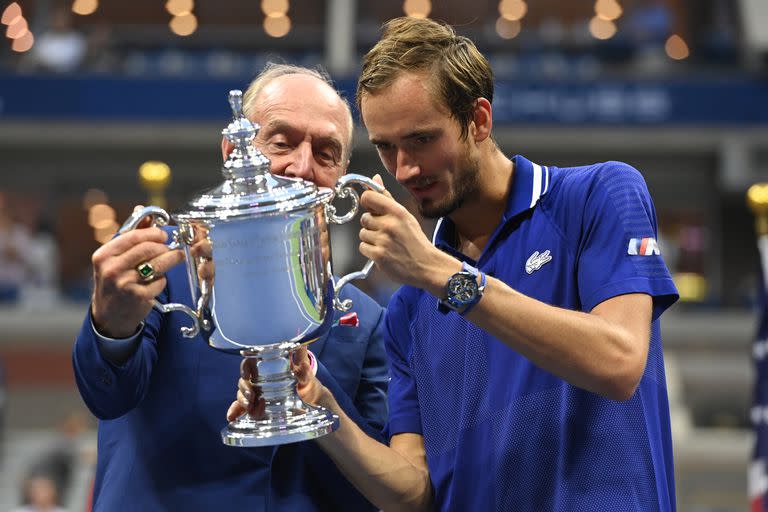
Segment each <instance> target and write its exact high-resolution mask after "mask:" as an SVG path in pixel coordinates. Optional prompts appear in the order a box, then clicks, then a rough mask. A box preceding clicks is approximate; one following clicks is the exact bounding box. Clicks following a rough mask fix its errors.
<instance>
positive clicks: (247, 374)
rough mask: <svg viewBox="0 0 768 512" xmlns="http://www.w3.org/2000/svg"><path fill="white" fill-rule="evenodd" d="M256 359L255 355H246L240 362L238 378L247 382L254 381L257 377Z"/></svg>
mask: <svg viewBox="0 0 768 512" xmlns="http://www.w3.org/2000/svg"><path fill="white" fill-rule="evenodd" d="M257 365H258V361H257V360H256V358H255V357H246V358H244V359H243V361H242V362H241V363H240V378H241V379H244V380H247V381H249V382H256V379H257V378H258V377H259V369H258V366H257Z"/></svg>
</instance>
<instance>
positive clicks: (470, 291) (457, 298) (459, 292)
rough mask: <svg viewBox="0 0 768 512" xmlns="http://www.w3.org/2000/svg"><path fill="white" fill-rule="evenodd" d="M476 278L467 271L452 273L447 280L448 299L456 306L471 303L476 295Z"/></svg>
mask: <svg viewBox="0 0 768 512" xmlns="http://www.w3.org/2000/svg"><path fill="white" fill-rule="evenodd" d="M477 288H478V286H477V278H476V277H475V276H473V275H472V274H470V273H469V272H462V273H459V274H454V275H453V276H452V277H451V279H450V280H449V281H448V286H447V290H446V291H447V292H448V293H447V295H448V300H449V301H450V302H452V303H453V304H454V305H456V306H463V305H466V304H469V303H471V302H472V301H473V300H475V298H476V297H477Z"/></svg>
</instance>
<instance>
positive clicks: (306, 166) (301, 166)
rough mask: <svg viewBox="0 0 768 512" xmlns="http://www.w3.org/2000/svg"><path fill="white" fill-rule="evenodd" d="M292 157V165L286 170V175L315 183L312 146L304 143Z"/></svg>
mask: <svg viewBox="0 0 768 512" xmlns="http://www.w3.org/2000/svg"><path fill="white" fill-rule="evenodd" d="M292 156H293V159H292V161H291V163H290V164H288V167H286V168H285V175H286V176H291V177H294V178H302V179H305V180H309V181H313V178H314V174H315V173H314V162H315V160H314V158H313V157H312V145H311V144H310V143H309V142H302V143H301V144H299V145H298V146H297V147H296V149H295V150H294V151H293V155H292Z"/></svg>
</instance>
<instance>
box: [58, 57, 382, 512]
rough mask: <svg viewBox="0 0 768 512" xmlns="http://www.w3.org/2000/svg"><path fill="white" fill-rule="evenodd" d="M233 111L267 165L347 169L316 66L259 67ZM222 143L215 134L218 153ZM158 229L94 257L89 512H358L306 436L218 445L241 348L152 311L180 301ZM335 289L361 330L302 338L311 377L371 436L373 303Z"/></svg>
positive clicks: (342, 132) (80, 371)
mask: <svg viewBox="0 0 768 512" xmlns="http://www.w3.org/2000/svg"><path fill="white" fill-rule="evenodd" d="M244 110H245V114H246V115H247V116H248V117H249V118H250V119H251V120H253V121H254V122H256V123H258V124H259V125H261V127H262V128H261V130H260V131H259V133H258V136H257V139H256V140H255V144H256V145H257V147H258V148H259V149H261V151H262V152H264V154H265V155H267V156H268V157H269V158H270V160H271V162H272V172H273V173H275V174H281V175H285V176H294V177H301V178H304V179H306V180H309V181H312V182H314V183H315V184H317V185H318V186H325V187H329V186H332V185H333V184H334V183H335V182H336V180H337V179H338V177H339V176H340V175H341V174H342V173H344V172H345V170H346V168H347V165H348V162H349V153H350V144H351V136H352V117H351V114H350V110H349V106H348V104H347V103H346V102H345V101H344V100H343V99H342V98H341V97H340V96H339V95H338V93H337V92H336V91H335V90H334V88H333V87H332V85H331V83H330V81H329V80H328V78H327V77H326V76H325V75H324V74H322V73H320V72H317V71H315V70H309V69H306V68H300V67H295V66H288V65H270V66H268V67H267V68H266V69H265V70H264V71H263V72H262V73H261V74H260V75H259V76H258V77H257V78H256V79H255V80H254V81H253V83H252V84H251V86H250V87H249V89H248V90H247V91H246V94H245V96H244ZM231 149H232V148H231V147H229V146H228V144H227V143H226V142H223V143H222V151H223V153H224V156H226V155H227V153H228V152H229V151H231ZM166 238H167V233H166V232H165V231H163V230H161V229H159V228H142V229H136V230H134V231H130V232H128V233H125V234H123V235H121V236H118V237H117V238H115V239H113V240H112V241H110V242H108V243H107V244H105V245H103V246H102V247H100V248H99V249H98V250H97V251H96V252H95V253H94V255H93V267H94V292H93V299H92V303H91V308H90V312H89V314H88V315H87V317H86V319H85V323H84V324H83V327H82V330H81V332H80V334H79V336H78V338H77V341H76V343H75V346H74V353H73V362H74V368H75V375H76V379H77V385H78V387H79V389H80V392H81V394H82V397H83V399H84V401H85V403H86V404H87V405H88V407H89V408H90V409H91V411H92V412H93V414H94V415H96V416H97V417H98V418H99V420H100V421H99V433H98V440H99V446H98V463H97V468H96V483H95V489H94V500H93V504H94V510H96V511H102V510H103V511H115V510H142V511H167V510H186V511H194V510H199V511H210V510H216V509H220V508H221V507H225V508H226V509H227V510H258V511H262V510H264V511H267V510H274V511H281V510H285V511H293V510H367V509H369V508H370V507H371V506H370V504H369V503H368V502H367V501H365V500H364V498H362V497H361V496H360V495H359V494H358V493H357V492H356V491H355V490H354V488H353V487H351V486H350V485H349V484H348V483H347V482H346V480H345V479H344V478H343V477H342V476H341V475H340V474H339V472H338V470H337V469H336V468H335V466H334V465H333V463H332V462H331V461H330V460H328V459H327V457H326V456H325V455H324V454H323V453H322V452H321V451H320V450H319V448H318V447H317V446H316V445H315V444H314V443H297V444H291V445H284V446H280V447H274V448H272V447H269V448H232V447H227V446H224V445H223V444H222V443H221V440H220V436H219V431H220V429H221V427H222V426H223V421H224V418H223V411H224V410H225V408H226V406H227V404H228V403H229V402H230V397H231V389H232V387H233V386H234V383H235V379H236V378H237V376H238V375H239V364H240V358H239V357H234V356H231V355H227V354H224V353H220V352H218V351H215V350H212V349H211V348H209V347H208V346H207V345H206V344H205V343H204V342H202V341H201V340H197V341H196V342H189V341H186V340H183V339H182V338H181V335H180V334H179V328H180V327H181V325H182V324H183V323H184V321H185V319H184V318H182V317H177V316H176V315H170V316H165V315H161V314H159V313H157V312H156V311H154V310H152V309H151V299H153V298H155V297H158V299H159V300H161V301H162V302H185V303H189V302H190V300H191V299H190V298H189V291H188V289H187V286H188V285H187V282H186V273H185V270H184V269H183V268H182V267H183V266H181V265H178V263H180V262H181V261H182V259H183V255H182V253H181V252H180V251H171V250H169V249H168V248H167V246H166V245H165V243H166ZM145 261H151V263H152V266H153V268H154V269H155V272H156V274H158V275H160V276H164V277H161V278H159V279H156V280H154V281H152V282H149V283H147V282H145V281H143V280H142V279H141V278H140V276H139V275H138V273H137V270H136V267H137V265H139V264H140V263H141V262H145ZM345 290H348V292H345V293H346V294H347V295H348V297H349V298H352V299H353V301H354V304H355V311H356V312H357V314H358V317H359V326H357V327H353V326H348V325H338V326H336V327H334V328H332V329H331V332H330V334H329V335H327V336H326V337H323V338H322V339H320V340H318V341H316V342H315V343H314V344H313V345H312V350H313V351H314V353H315V355H316V356H317V360H318V362H319V364H318V369H317V377H318V378H319V379H320V380H321V381H322V382H323V383H324V384H325V385H326V386H328V387H329V388H330V389H333V390H334V394H335V395H336V396H337V397H342V401H343V402H344V404H345V405H344V408H345V410H346V412H347V414H350V415H352V416H353V417H355V418H356V421H357V422H358V424H359V426H360V427H361V428H364V429H367V430H368V431H369V432H371V431H372V432H377V431H379V430H380V428H381V426H382V425H383V423H384V421H385V419H386V411H387V406H386V397H385V394H386V387H387V374H386V365H385V356H384V347H383V341H382V316H383V312H382V309H381V308H380V307H379V306H378V305H376V304H375V303H374V301H372V300H371V299H370V298H368V297H367V296H365V295H364V294H363V293H361V292H360V291H359V290H357V289H355V288H353V287H350V286H348V287H346V288H345ZM265 300H268V297H265ZM254 306H255V307H258V305H254Z"/></svg>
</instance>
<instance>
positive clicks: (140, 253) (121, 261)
mask: <svg viewBox="0 0 768 512" xmlns="http://www.w3.org/2000/svg"><path fill="white" fill-rule="evenodd" d="M182 259H184V253H183V252H182V251H177V250H172V249H168V247H167V246H166V245H163V244H159V243H157V242H141V243H140V244H138V245H136V246H135V247H132V248H130V249H128V250H127V251H126V252H124V253H123V254H121V255H119V256H115V257H114V258H113V261H112V262H111V263H110V264H112V265H117V266H118V267H119V268H124V269H135V268H136V267H137V266H138V265H140V264H142V263H146V262H150V263H151V264H152V268H153V270H154V271H155V273H165V272H167V271H168V270H170V269H171V267H173V266H175V265H176V264H177V263H179V262H180V261H181V260H182Z"/></svg>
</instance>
